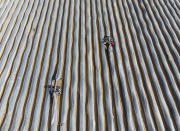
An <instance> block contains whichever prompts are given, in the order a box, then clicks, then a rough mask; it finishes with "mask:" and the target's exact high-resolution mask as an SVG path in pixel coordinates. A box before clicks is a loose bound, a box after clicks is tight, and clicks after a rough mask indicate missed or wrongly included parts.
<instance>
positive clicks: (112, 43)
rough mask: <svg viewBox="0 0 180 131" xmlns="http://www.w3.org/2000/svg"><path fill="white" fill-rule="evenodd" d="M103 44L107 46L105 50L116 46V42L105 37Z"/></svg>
mask: <svg viewBox="0 0 180 131" xmlns="http://www.w3.org/2000/svg"><path fill="white" fill-rule="evenodd" d="M103 42H104V45H105V49H108V48H109V46H114V41H113V39H112V38H111V37H110V36H104V38H103Z"/></svg>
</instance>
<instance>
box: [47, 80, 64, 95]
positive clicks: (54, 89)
mask: <svg viewBox="0 0 180 131" xmlns="http://www.w3.org/2000/svg"><path fill="white" fill-rule="evenodd" d="M61 86H62V78H60V79H57V80H56V79H52V81H51V85H50V87H49V89H50V90H49V93H50V94H53V93H57V94H61Z"/></svg>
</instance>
